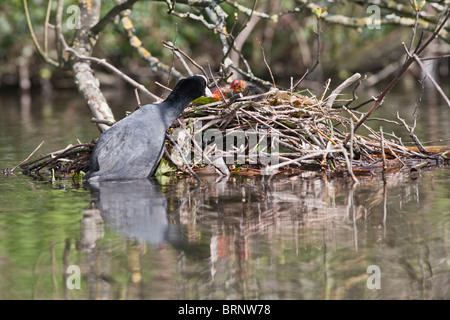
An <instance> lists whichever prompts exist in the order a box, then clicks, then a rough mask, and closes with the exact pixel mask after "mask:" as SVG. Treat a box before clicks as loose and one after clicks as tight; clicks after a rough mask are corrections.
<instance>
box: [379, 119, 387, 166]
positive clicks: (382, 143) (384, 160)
mask: <svg viewBox="0 0 450 320" xmlns="http://www.w3.org/2000/svg"><path fill="white" fill-rule="evenodd" d="M380 145H381V158H382V160H383V173H384V172H386V169H387V164H386V154H385V152H384V136H383V127H380Z"/></svg>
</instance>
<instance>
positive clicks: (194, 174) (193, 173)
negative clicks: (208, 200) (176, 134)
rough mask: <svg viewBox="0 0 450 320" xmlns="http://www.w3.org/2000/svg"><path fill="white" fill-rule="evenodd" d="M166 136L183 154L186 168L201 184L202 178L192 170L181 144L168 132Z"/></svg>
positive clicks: (182, 157)
mask: <svg viewBox="0 0 450 320" xmlns="http://www.w3.org/2000/svg"><path fill="white" fill-rule="evenodd" d="M166 138H167V139H169V140H170V142H172V144H173V146H174V147H175V148H176V149H177V151H178V152H179V153H180V155H181V159H183V162H184V164H185V165H186V168H187V169H188V170H189V172H190V173H191V175H192V176H193V177H194V178H195V179H196V180H197V181H198V183H199V184H201V183H202V181H201V180H200V178H199V177H198V176H197V174H196V173H195V172H194V170H192V168H191V166H190V165H189V162H188V161H187V160H186V157H185V156H184V154H183V151H181V148H180V146H179V145H178V143H176V142H175V140H174V139H173V138H172V137H171V136H170V135H169V134H167V133H166Z"/></svg>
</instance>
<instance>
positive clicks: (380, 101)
mask: <svg viewBox="0 0 450 320" xmlns="http://www.w3.org/2000/svg"><path fill="white" fill-rule="evenodd" d="M449 17H450V11H449V12H447V13H446V15H445V17H444V19H443V21H442V22H441V24H440V25H439V26H438V27H437V28H436V30H435V31H434V32H433V34H432V35H431V36H430V38H428V40H427V41H426V42H425V43H424V44H423V45H422V46H421V47H420V48H418V49H417V52H416V54H417V55H419V54H421V53H422V52H423V51H424V50H425V49H426V48H427V47H428V45H429V44H430V43H431V42H432V41H433V40H434V39H435V38H437V36H438V35H439V32H440V31H441V29H442V28H443V27H444V26H445V24H446V23H447V20H448V18H449ZM413 61H415V59H414V58H411V57H409V58H408V60H407V61H406V62H405V64H404V65H403V67H402V68H401V69H400V71H399V72H398V73H397V75H396V76H395V78H394V79H392V81H391V82H390V83H389V84H388V85H387V87H386V88H385V89H384V90H383V91H382V92H381V93H380V94H379V95H378V96H377V97H376V100H375V103H374V105H373V106H372V108H370V110H369V111H368V112H367V113H366V114H365V115H364V116H363V117H362V118H361V119H360V120H359V121H358V122H357V123H356V125H355V129H354V131H356V130H358V128H359V127H360V126H361V125H362V124H363V123H364V122H365V121H366V120H367V118H369V117H370V116H371V115H372V113H373V112H374V111H375V110H377V109H378V108H379V107H380V106H381V105H382V104H383V101H384V98H385V97H386V95H387V94H388V93H389V92H390V91H391V89H392V88H393V87H394V86H395V85H396V84H397V82H398V81H399V80H400V79H401V77H402V76H403V74H404V73H405V72H406V70H407V69H408V68H409V66H410V65H411V64H412V63H413ZM349 139H350V135H347V137H346V138H345V140H344V145H345V144H347V142H348V140H349Z"/></svg>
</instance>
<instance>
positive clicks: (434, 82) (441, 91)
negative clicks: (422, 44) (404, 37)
mask: <svg viewBox="0 0 450 320" xmlns="http://www.w3.org/2000/svg"><path fill="white" fill-rule="evenodd" d="M402 44H403V48H404V49H405V51H406V53H407V54H408V56H409V57H412V58H414V59H415V60H416V62H417V64H418V65H419V66H420V68H421V69H422V71H423V72H425V74H426V75H427V77H428V79H429V80H430V81H431V83H432V84H433V85H434V86H435V87H436V90H437V91H438V92H439V93H440V94H441V96H442V98H444V100H445V102H446V103H447V105H448V106H449V107H450V100H449V99H448V98H447V96H446V95H445V93H444V91H443V90H442V88H441V87H440V86H439V84H438V83H437V82H436V80H434V78H433V76H432V75H431V74H430V73H429V72H428V70H427V68H426V67H425V66H424V64H423V63H422V61H421V60H420V58H419V57H418V56H417V55H416V54H411V53H410V52H409V50H408V49H407V48H406V46H405V43H402Z"/></svg>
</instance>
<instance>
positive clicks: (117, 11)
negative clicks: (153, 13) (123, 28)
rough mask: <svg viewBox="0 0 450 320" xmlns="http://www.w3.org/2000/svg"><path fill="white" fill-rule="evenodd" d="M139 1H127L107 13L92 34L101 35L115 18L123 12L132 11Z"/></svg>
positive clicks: (94, 27) (92, 30)
mask: <svg viewBox="0 0 450 320" xmlns="http://www.w3.org/2000/svg"><path fill="white" fill-rule="evenodd" d="M137 1H138V0H126V1H124V2H122V3H120V4H116V5H115V6H114V7H113V8H112V9H111V10H109V11H108V13H106V14H105V15H104V16H103V18H101V19H100V21H99V22H97V24H96V25H95V26H93V27H92V28H91V32H92V33H93V34H94V35H96V34H99V33H100V32H101V31H102V30H103V29H104V28H105V27H106V26H107V25H108V23H110V22H111V21H113V20H114V18H115V17H116V16H117V15H119V14H120V13H121V12H122V11H125V10H128V9H131V8H132V7H133V6H134V4H135V3H136V2H137Z"/></svg>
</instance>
